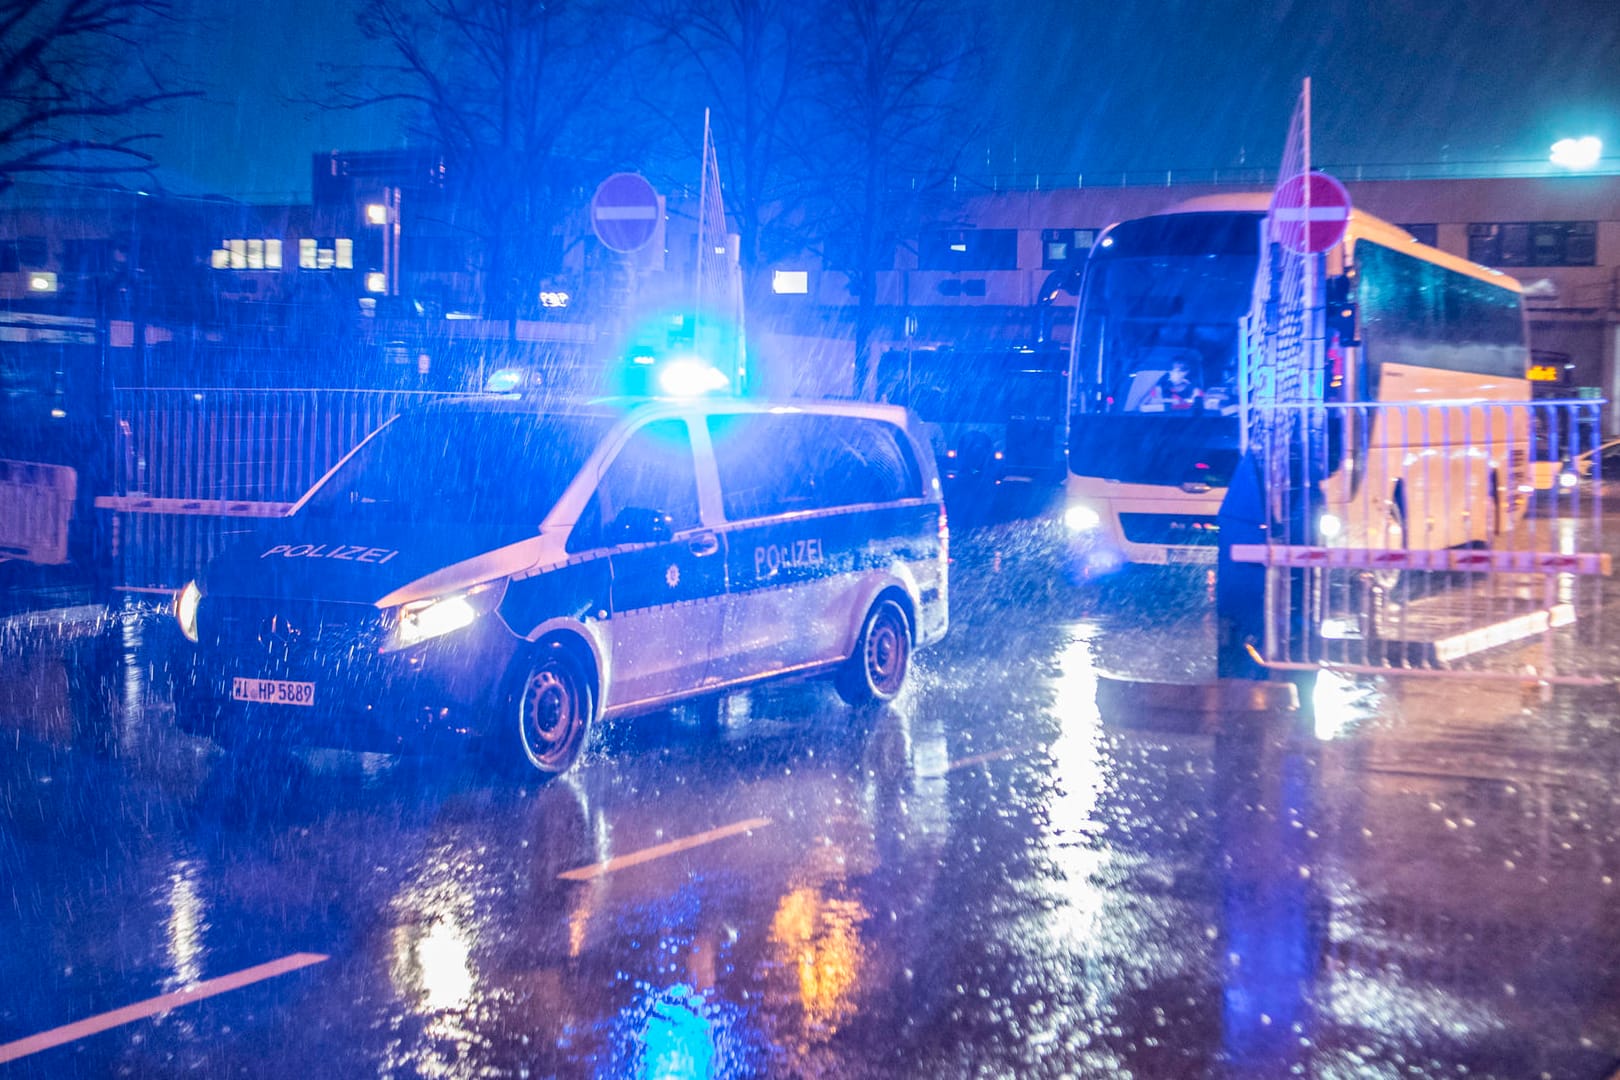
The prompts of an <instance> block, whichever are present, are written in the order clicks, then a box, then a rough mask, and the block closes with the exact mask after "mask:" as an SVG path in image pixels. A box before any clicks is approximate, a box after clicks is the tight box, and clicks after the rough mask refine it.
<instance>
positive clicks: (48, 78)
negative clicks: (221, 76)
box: [0, 0, 196, 189]
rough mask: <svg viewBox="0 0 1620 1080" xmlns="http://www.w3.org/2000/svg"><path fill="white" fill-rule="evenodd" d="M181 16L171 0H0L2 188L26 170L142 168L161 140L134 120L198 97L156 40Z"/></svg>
mask: <svg viewBox="0 0 1620 1080" xmlns="http://www.w3.org/2000/svg"><path fill="white" fill-rule="evenodd" d="M178 24H179V21H178V18H177V16H176V14H175V11H174V8H173V5H172V4H171V3H170V0H4V2H0V189H3V188H5V187H8V186H10V185H11V184H13V183H15V182H16V180H17V177H18V176H19V175H21V174H27V173H80V174H83V173H93V174H98V175H110V174H119V173H124V174H141V173H144V172H146V171H148V170H149V169H150V167H151V166H152V164H153V161H154V159H153V157H152V155H151V154H149V153H147V152H146V151H144V150H142V149H139V148H138V147H137V146H136V145H135V144H136V143H138V142H143V141H146V140H147V139H150V138H155V135H153V134H151V133H149V132H139V131H136V132H131V131H129V124H130V122H131V121H133V120H135V119H136V118H138V117H140V116H142V115H150V114H151V113H152V112H153V111H154V110H156V109H158V108H161V107H162V106H163V105H164V104H165V103H167V102H170V101H174V100H176V99H179V98H184V97H193V96H196V93H195V91H193V90H190V89H188V88H185V87H183V86H181V85H178V84H177V83H175V82H174V80H173V76H172V75H171V74H165V73H164V65H161V64H158V63H154V62H152V61H150V60H149V59H148V58H147V57H146V54H147V53H148V52H150V51H151V49H152V47H153V46H152V45H151V43H152V42H154V41H161V40H162V39H163V32H165V31H169V32H172V29H173V28H174V27H175V26H177V25H178Z"/></svg>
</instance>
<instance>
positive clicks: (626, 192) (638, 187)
mask: <svg viewBox="0 0 1620 1080" xmlns="http://www.w3.org/2000/svg"><path fill="white" fill-rule="evenodd" d="M591 228H593V229H595V230H596V238H597V239H598V240H600V241H602V243H603V244H604V245H606V246H607V247H609V248H611V249H613V250H614V251H617V252H620V253H621V254H624V255H628V254H630V253H631V252H633V251H640V250H641V249H642V248H644V247H646V246H647V242H648V241H649V240H651V239H652V238H653V233H655V232H657V230H658V192H656V191H654V190H653V186H652V185H651V184H649V183H647V180H646V178H645V177H643V176H641V175H639V174H637V173H623V172H622V173H614V174H613V175H612V176H610V177H608V178H607V179H606V180H604V181H602V183H601V186H599V187H598V188H597V189H596V194H595V195H593V196H592V197H591Z"/></svg>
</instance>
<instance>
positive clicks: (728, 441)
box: [709, 413, 922, 521]
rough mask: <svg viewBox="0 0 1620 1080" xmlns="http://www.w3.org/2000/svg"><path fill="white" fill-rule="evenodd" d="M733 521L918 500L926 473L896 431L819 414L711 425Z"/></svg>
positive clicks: (751, 417) (739, 418) (734, 418)
mask: <svg viewBox="0 0 1620 1080" xmlns="http://www.w3.org/2000/svg"><path fill="white" fill-rule="evenodd" d="M709 435H710V438H711V439H712V440H713V442H714V454H715V465H716V466H717V468H718V469H719V473H720V493H721V499H722V503H723V505H724V506H725V511H726V518H727V520H729V521H741V520H746V519H748V518H756V517H769V516H772V515H775V514H789V513H793V512H795V511H804V510H825V509H830V508H833V507H839V506H853V505H858V504H860V503H869V502H886V501H890V500H894V499H906V498H917V497H920V496H921V494H922V474H921V473H920V472H919V470H918V468H917V464H916V462H915V461H913V460H912V458H911V455H910V454H909V453H908V452H907V450H906V449H905V448H904V446H903V443H902V441H901V438H900V435H899V433H898V432H897V431H895V430H894V429H893V428H892V427H891V426H890V425H888V424H884V423H881V422H879V421H874V420H865V419H861V418H859V417H848V416H824V415H817V414H813V413H772V414H759V413H741V414H736V415H731V416H714V417H710V418H709Z"/></svg>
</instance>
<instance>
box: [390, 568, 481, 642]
mask: <svg viewBox="0 0 1620 1080" xmlns="http://www.w3.org/2000/svg"><path fill="white" fill-rule="evenodd" d="M505 595H506V582H505V581H504V580H502V581H493V582H490V583H489V584H487V585H479V586H476V587H474V588H471V589H466V590H463V591H461V592H454V593H447V594H445V595H444V596H433V597H429V598H427V599H426V600H412V601H411V602H410V603H408V604H401V605H400V607H399V609H398V613H397V620H398V621H397V622H396V624H395V627H394V647H395V648H396V649H403V648H407V647H409V646H411V645H416V644H419V643H421V642H424V641H428V640H430V639H432V638H436V637H443V636H444V635H445V634H450V633H454V632H455V631H457V630H463V629H466V628H467V627H469V626H471V625H472V624H473V623H475V622H477V621H478V619H479V617H480V616H483V615H487V614H489V613H490V612H491V611H493V610H495V608H496V606H497V605H499V604H500V602H501V598H502V597H503V596H505Z"/></svg>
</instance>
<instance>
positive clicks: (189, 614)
mask: <svg viewBox="0 0 1620 1080" xmlns="http://www.w3.org/2000/svg"><path fill="white" fill-rule="evenodd" d="M201 602H202V589H200V588H198V587H197V582H196V581H195V580H193V581H188V582H186V585H185V588H183V589H181V590H180V591H179V592H177V593H175V594H174V621H175V622H177V623H179V624H180V632H181V633H182V634H184V635H186V640H187V641H192V642H194V641H196V640H197V605H198V604H199V603H201Z"/></svg>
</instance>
